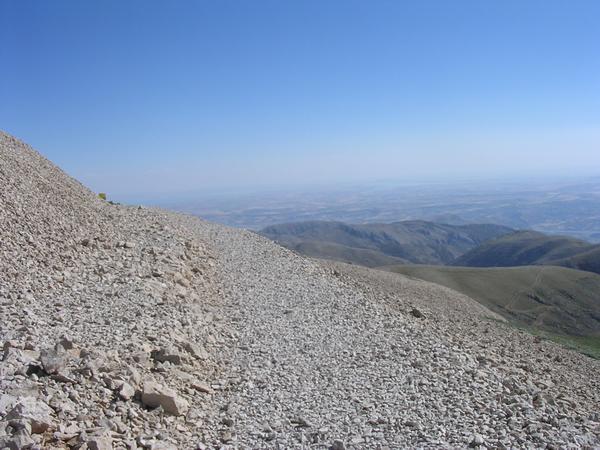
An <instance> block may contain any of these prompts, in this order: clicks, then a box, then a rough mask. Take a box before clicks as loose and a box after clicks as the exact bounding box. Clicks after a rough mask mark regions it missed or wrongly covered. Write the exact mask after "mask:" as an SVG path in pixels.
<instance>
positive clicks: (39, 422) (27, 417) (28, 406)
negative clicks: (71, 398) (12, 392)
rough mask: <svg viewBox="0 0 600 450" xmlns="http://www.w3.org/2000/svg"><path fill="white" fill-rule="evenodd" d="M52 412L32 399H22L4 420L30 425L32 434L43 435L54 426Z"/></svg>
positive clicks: (46, 406)
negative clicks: (23, 422)
mask: <svg viewBox="0 0 600 450" xmlns="http://www.w3.org/2000/svg"><path fill="white" fill-rule="evenodd" d="M53 414H54V411H53V410H52V408H50V407H49V406H48V405H47V404H46V403H44V402H41V401H39V400H37V399H35V398H33V397H23V398H21V399H19V401H18V403H17V404H16V405H15V406H14V407H13V408H12V409H11V410H10V411H9V412H8V414H7V415H6V418H5V420H7V421H11V420H19V421H25V422H28V423H29V424H30V425H31V432H32V433H44V432H45V431H46V430H48V429H49V428H52V427H53V426H54V419H53Z"/></svg>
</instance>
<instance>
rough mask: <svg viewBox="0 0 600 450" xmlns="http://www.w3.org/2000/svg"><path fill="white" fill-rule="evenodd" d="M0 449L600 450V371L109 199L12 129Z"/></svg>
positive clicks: (7, 159) (477, 309)
mask: <svg viewBox="0 0 600 450" xmlns="http://www.w3.org/2000/svg"><path fill="white" fill-rule="evenodd" d="M0 230H1V233H2V234H1V241H0V308H1V312H2V314H1V319H0V340H1V342H2V344H3V356H2V361H1V362H0V425H1V426H0V448H11V449H14V448H38V449H71V448H73V449H84V450H85V449H89V450H107V449H155V450H159V449H162V450H165V449H187V448H190V449H193V448H199V449H204V448H231V449H233V448H315V449H334V450H341V449H350V448H352V449H359V448H379V449H384V448H389V449H392V448H465V447H472V448H481V449H483V448H555V449H559V448H565V449H567V448H596V447H598V446H600V362H599V361H598V360H595V359H592V358H589V357H586V356H584V355H582V354H579V353H576V352H574V351H571V350H568V349H565V348H563V347H561V346H559V345H557V344H555V343H552V342H549V341H547V340H543V339H540V338H538V337H535V336H533V335H531V334H528V333H526V332H524V331H521V330H518V329H515V328H513V327H511V326H509V325H507V324H506V323H505V322H504V321H503V319H502V317H501V316H499V315H498V314H496V313H495V312H492V311H491V310H490V309H487V308H486V307H485V306H483V305H481V304H479V303H477V302H476V301H474V300H472V299H471V298H469V297H466V296H464V295H462V294H459V293H457V292H456V291H453V290H450V289H448V288H445V287H441V286H438V285H434V284H431V283H428V282H424V281H418V280H414V279H409V278H407V277H404V276H401V275H398V274H393V273H389V272H383V271H375V270H370V269H367V268H362V267H356V266H351V265H345V264H342V263H328V262H319V261H314V260H311V259H308V258H306V257H304V256H301V255H298V254H296V253H294V252H292V251H290V250H288V249H285V248H283V247H281V246H279V245H277V244H275V243H273V242H271V241H269V240H267V239H266V238H264V237H262V236H259V235H257V234H256V233H253V232H249V231H243V230H238V229H233V228H228V227H226V226H223V225H218V224H214V223H210V222H206V221H203V220H201V219H198V218H195V217H191V216H185V215H180V214H176V213H170V212H165V211H162V210H158V209H147V208H143V207H137V206H122V205H116V204H111V203H109V202H106V201H104V200H102V199H100V198H98V196H97V194H95V193H92V192H91V191H89V190H88V189H86V188H85V187H84V186H82V185H81V184H79V183H78V182H77V181H75V180H73V179H72V178H70V177H69V176H68V175H66V174H65V173H64V172H62V171H61V170H60V169H58V168H57V167H56V166H54V165H53V164H52V163H50V162H49V161H48V160H46V159H45V158H43V157H42V156H41V155H40V154H39V153H37V152H36V151H35V150H33V149H31V148H30V147H28V146H27V145H26V144H24V143H22V142H21V141H19V140H17V139H15V138H13V137H11V136H9V135H6V134H0Z"/></svg>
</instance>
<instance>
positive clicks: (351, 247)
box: [260, 220, 514, 267]
mask: <svg viewBox="0 0 600 450" xmlns="http://www.w3.org/2000/svg"><path fill="white" fill-rule="evenodd" d="M513 231H514V230H512V229H511V228H508V227H504V226H500V225H489V224H482V225H448V224H439V223H433V222H425V221H420V220H413V221H404V222H395V223H390V224H364V225H350V224H345V223H342V222H326V221H312V222H298V223H289V224H282V225H273V226H269V227H266V228H264V229H262V230H261V231H260V234H261V235H263V236H265V237H267V238H269V239H272V240H274V241H276V242H278V243H280V244H281V245H283V246H285V247H288V248H290V249H292V250H295V251H298V252H299V253H302V254H305V255H307V256H311V257H315V258H323V259H331V260H336V261H342V262H348V263H353V264H359V265H364V266H367V267H377V266H382V265H390V264H402V263H415V264H449V263H450V262H452V261H454V260H455V259H456V258H457V257H459V256H461V255H462V254H464V253H466V252H468V251H469V250H471V249H473V248H475V247H477V246H479V245H481V244H482V243H484V242H486V241H488V240H490V239H494V238H496V237H499V236H502V235H505V234H508V233H512V232H513Z"/></svg>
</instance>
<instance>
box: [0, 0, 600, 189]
mask: <svg viewBox="0 0 600 450" xmlns="http://www.w3.org/2000/svg"><path fill="white" fill-rule="evenodd" d="M0 17H1V18H0V21H1V24H2V26H1V27H0V37H1V42H2V43H1V44H0V49H1V55H2V56H3V60H4V61H10V64H9V65H7V66H6V67H5V68H4V70H3V74H2V76H3V83H2V85H1V87H0V89H1V92H2V97H3V106H2V108H0V128H1V129H4V130H6V131H7V132H9V133H11V134H14V135H16V136H17V137H19V138H21V139H23V140H25V141H26V142H27V143H29V144H31V145H32V146H34V147H35V148H36V149H38V150H40V151H41V152H42V153H43V154H44V155H46V156H47V157H48V158H50V159H51V160H52V161H54V162H55V163H57V164H58V165H60V166H61V167H63V168H64V169H65V170H66V171H68V172H69V173H70V174H71V175H73V176H75V177H76V178H78V179H79V180H81V181H82V182H83V183H85V184H86V185H88V186H89V187H91V188H92V189H94V190H96V191H106V192H109V193H112V194H113V196H114V197H116V198H117V199H127V198H134V197H136V196H149V197H155V198H159V197H162V196H173V197H174V198H175V197H176V196H177V195H180V194H181V193H186V192H187V193H189V192H195V191H198V192H203V191H208V192H214V191H227V190H230V189H250V190H256V189H267V188H269V189H274V188H280V189H287V188H294V187H298V186H310V185H333V184H336V183H342V184H343V183H369V182H376V181H377V180H408V181H414V182H431V181H435V180H443V181H451V180H464V179H485V178H495V179H498V178H511V177H529V176H533V177H550V176H551V177H565V176H576V175H579V176H592V175H599V174H600V145H599V144H600V128H599V127H598V123H600V108H599V105H600V76H599V75H600V57H599V56H600V55H599V54H598V53H599V49H598V45H597V43H598V42H600V28H598V27H597V19H598V18H600V4H598V3H597V2H593V1H575V2H560V1H543V2H542V1H527V2H521V1H508V2H485V3H484V2H476V1H460V2H443V1H427V2H418V3H413V4H410V3H408V2H402V3H395V2H384V1H381V2H368V3H365V2H357V1H350V2H335V1H334V2H327V3H322V2H312V1H309V2H297V3H296V2H273V1H262V2H252V3H248V2H240V1H224V2H187V1H185V2H176V3H175V4H172V3H147V2H141V1H132V2H127V3H122V2H116V1H109V2H103V3H101V4H88V3H83V2H77V1H57V2H41V1H39V2H38V1H32V2H16V1H8V2H2V5H0Z"/></svg>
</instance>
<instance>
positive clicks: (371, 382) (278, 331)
mask: <svg viewBox="0 0 600 450" xmlns="http://www.w3.org/2000/svg"><path fill="white" fill-rule="evenodd" d="M199 232H200V234H201V239H203V240H205V241H207V242H211V243H212V245H213V248H214V251H215V254H217V255H219V256H218V258H217V260H218V265H219V269H220V270H219V273H220V274H221V276H222V277H223V279H222V280H221V282H222V283H223V291H224V294H225V305H226V306H225V308H226V309H225V310H224V315H225V316H226V317H228V319H229V321H230V325H231V327H232V329H234V330H235V335H236V336H237V337H238V342H237V343H236V345H235V346H234V348H233V349H232V350H231V351H232V354H231V355H230V357H231V367H230V368H229V369H228V370H227V371H226V373H227V374H228V375H227V376H228V382H227V383H224V384H226V385H227V389H226V391H225V392H224V393H222V395H221V396H217V397H216V399H215V400H216V402H217V404H218V410H219V413H218V420H216V418H215V421H216V422H219V423H220V424H221V425H220V427H219V431H218V433H217V432H216V431H215V433H214V434H213V435H212V436H211V438H212V439H213V440H214V443H217V442H218V441H219V440H220V441H221V442H224V443H228V444H231V445H233V446H241V447H248V448H250V447H251V448H258V447H263V448H278V447H279V448H288V447H297V448H301V447H303V448H309V447H310V448H329V447H330V446H332V445H333V446H334V448H343V447H346V448H386V447H388V448H405V447H431V448H439V447H457V448H461V447H466V446H468V445H471V446H484V445H488V446H493V447H497V448H503V447H511V446H516V447H524V446H531V447H535V448H539V447H544V446H545V445H546V444H547V443H555V444H556V445H557V446H559V447H560V446H568V445H573V446H575V447H577V446H580V445H588V444H590V445H591V444H595V445H600V439H599V433H600V430H599V429H598V423H597V422H596V421H597V420H598V416H597V412H598V405H599V403H598V385H597V384H596V385H595V386H589V385H586V383H587V382H588V381H577V380H575V381H574V380H573V372H577V371H578V372H579V373H578V376H579V378H581V375H582V374H586V376H588V377H589V376H590V375H591V376H593V377H595V378H596V379H598V375H599V371H598V364H596V363H595V362H593V361H591V360H589V359H588V358H585V357H581V356H579V355H576V354H572V353H571V352H565V351H563V350H562V349H560V348H558V347H556V346H554V345H553V344H551V343H545V342H544V343H542V342H536V341H534V338H533V337H531V336H529V335H526V334H523V333H520V332H517V331H515V330H511V329H510V328H508V327H507V326H502V325H499V324H498V321H497V320H493V318H494V317H497V316H495V315H494V314H493V313H491V312H490V311H489V310H487V309H485V308H483V307H481V306H479V305H477V304H476V303H474V302H473V301H471V300H470V299H467V298H466V297H463V296H460V295H459V294H457V293H455V292H453V291H450V290H447V289H443V288H439V287H436V286H434V285H430V284H428V283H421V282H417V281H411V280H408V279H406V278H403V277H398V276H396V275H390V274H387V273H377V274H376V275H375V276H374V275H373V273H374V272H373V271H369V270H367V269H359V268H354V267H352V266H346V267H344V266H343V265H339V264H337V265H335V264H332V265H323V264H318V263H316V262H313V261H310V260H307V259H305V258H302V257H299V256H297V255H295V254H293V253H292V252H290V251H288V250H285V249H283V248H281V247H279V246H276V245H274V244H272V243H270V242H267V241H266V240H264V239H263V238H261V237H258V236H256V235H255V234H253V233H250V232H243V231H239V230H231V229H227V228H225V227H222V226H218V225H211V224H204V225H203V226H202V227H200V230H199ZM386 279H387V281H386ZM394 283H395V284H394ZM373 286H377V287H376V288H374V287H373ZM415 307H416V308H417V309H418V311H415V310H414V309H413V308H415ZM448 311H452V312H451V313H448ZM419 312H421V313H423V314H424V315H425V316H426V317H425V318H418V317H415V315H416V316H418V315H420V314H419ZM565 353H567V358H571V359H570V360H569V361H568V366H566V365H565V364H559V363H558V362H557V361H558V360H561V358H564V357H565V356H564V354H565ZM536 355H537V357H538V359H537V360H536ZM561 355H562V356H561ZM540 356H541V358H539V357H540ZM565 367H569V369H568V370H567V372H566V373H565V371H564V368H565ZM571 368H572V370H571ZM586 380H589V378H588V379H586ZM594 389H595V397H594V396H590V395H589V393H590V390H592V392H593V391H594ZM578 390H583V391H584V392H585V395H583V396H580V397H578V398H577V399H575V398H574V396H575V395H576V393H577V391H578ZM594 412H595V413H596V415H595V416H594ZM590 419H594V420H595V421H593V420H590Z"/></svg>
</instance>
